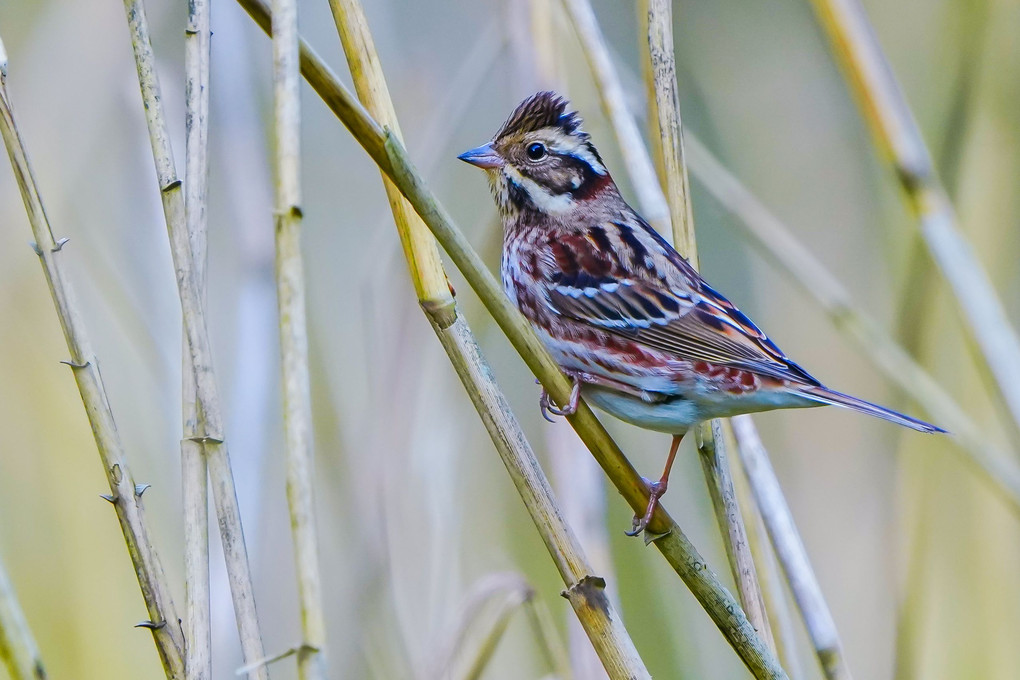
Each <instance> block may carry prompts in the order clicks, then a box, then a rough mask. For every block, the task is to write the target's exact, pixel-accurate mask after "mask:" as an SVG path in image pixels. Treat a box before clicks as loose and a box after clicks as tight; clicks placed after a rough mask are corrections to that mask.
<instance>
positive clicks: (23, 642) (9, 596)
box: [0, 44, 46, 680]
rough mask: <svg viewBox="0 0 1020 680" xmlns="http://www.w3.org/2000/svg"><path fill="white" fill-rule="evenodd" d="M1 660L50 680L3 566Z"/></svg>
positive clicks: (0, 63)
mask: <svg viewBox="0 0 1020 680" xmlns="http://www.w3.org/2000/svg"><path fill="white" fill-rule="evenodd" d="M5 62H6V59H4V54H3V45H2V44H0V68H5V67H6V63H5ZM0 660H2V661H3V662H4V666H5V667H6V668H7V674H8V675H10V676H11V680H46V668H45V667H44V666H43V662H42V655H41V654H40V653H39V645H37V644H36V643H35V637H34V636H33V635H32V629H31V628H29V627H28V621H27V620H26V619H25V612H24V611H22V609H21V604H20V603H19V602H18V596H17V594H16V593H15V592H14V586H13V585H11V579H10V578H9V577H8V576H7V570H6V569H4V566H3V563H2V562H0Z"/></svg>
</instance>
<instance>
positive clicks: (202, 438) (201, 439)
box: [184, 434, 223, 444]
mask: <svg viewBox="0 0 1020 680" xmlns="http://www.w3.org/2000/svg"><path fill="white" fill-rule="evenodd" d="M184 439H185V441H189V442H197V443H199V444H222V443H223V440H222V439H219V438H217V437H213V436H212V435H208V434H200V435H196V436H194V437H185V438H184Z"/></svg>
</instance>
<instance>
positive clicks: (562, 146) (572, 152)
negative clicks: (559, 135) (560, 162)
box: [549, 138, 606, 175]
mask: <svg viewBox="0 0 1020 680" xmlns="http://www.w3.org/2000/svg"><path fill="white" fill-rule="evenodd" d="M566 141H570V142H573V143H572V144H566V143H562V142H560V143H555V144H553V143H550V144H549V148H550V149H552V150H553V151H555V152H557V153H559V154H564V155H568V156H573V157H574V158H577V159H578V160H582V161H584V162H585V163H587V164H588V165H589V166H590V167H591V169H592V170H594V171H595V173H596V174H598V175H604V174H606V168H605V166H604V165H602V163H600V162H599V161H598V159H597V158H596V157H595V154H593V153H592V152H591V151H590V150H589V148H588V144H587V142H583V141H581V140H579V139H576V138H568V139H567V140H563V142H566Z"/></svg>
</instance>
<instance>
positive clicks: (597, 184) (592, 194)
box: [571, 172, 612, 201]
mask: <svg viewBox="0 0 1020 680" xmlns="http://www.w3.org/2000/svg"><path fill="white" fill-rule="evenodd" d="M610 182H612V178H610V176H609V173H608V172H607V173H606V174H604V175H599V174H593V175H592V176H591V177H590V178H589V179H588V180H587V181H585V182H584V183H583V184H582V185H581V186H579V187H577V188H576V189H574V190H573V191H572V192H571V195H572V196H573V197H574V199H575V200H578V201H588V200H591V199H593V198H597V197H598V195H599V194H600V193H601V192H602V190H603V189H605V188H606V187H607V186H609V183H610Z"/></svg>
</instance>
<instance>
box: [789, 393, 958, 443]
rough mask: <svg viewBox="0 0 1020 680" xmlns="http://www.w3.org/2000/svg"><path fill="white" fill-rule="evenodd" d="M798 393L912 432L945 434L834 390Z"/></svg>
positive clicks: (937, 428)
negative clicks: (900, 426) (880, 419)
mask: <svg viewBox="0 0 1020 680" xmlns="http://www.w3.org/2000/svg"><path fill="white" fill-rule="evenodd" d="M800 393H801V394H802V395H803V396H804V397H806V398H808V399H812V400H814V401H817V402H820V403H822V404H833V405H835V406H845V407H846V408H849V409H853V410H854V411H859V412H861V413H866V414H868V415H869V416H875V417H877V418H882V419H884V420H888V421H889V422H891V423H896V424H897V425H902V426H903V427H909V428H910V429H912V430H917V431H918V432H932V433H934V432H942V433H944V432H945V430H943V429H942V428H941V427H935V426H934V425H932V424H931V423H926V422H924V421H923V420H918V419H916V418H911V417H910V416H905V415H903V414H902V413H897V412H896V411H893V410H891V409H887V408H885V407H884V406H879V405H878V404H872V403H871V402H870V401H864V400H863V399H858V398H857V397H851V396H850V395H849V394H843V393H842V392H836V391H834V390H830V389H829V388H827V387H822V386H818V387H805V388H803V389H802V390H800Z"/></svg>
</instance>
